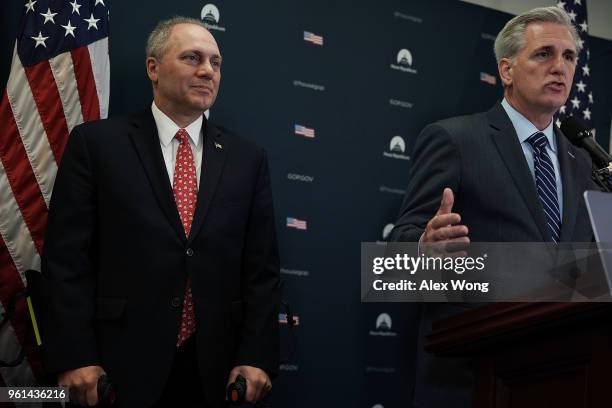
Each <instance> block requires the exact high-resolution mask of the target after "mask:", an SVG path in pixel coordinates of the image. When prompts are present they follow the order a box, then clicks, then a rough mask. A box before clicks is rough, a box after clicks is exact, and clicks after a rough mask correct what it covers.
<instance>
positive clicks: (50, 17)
mask: <svg viewBox="0 0 612 408" xmlns="http://www.w3.org/2000/svg"><path fill="white" fill-rule="evenodd" d="M40 15H41V16H43V17H44V18H45V21H44V22H43V24H47V22H49V21H51V22H52V23H53V24H55V20H53V17H55V16H57V13H52V12H51V9H50V8H48V7H47V12H46V13H40Z"/></svg>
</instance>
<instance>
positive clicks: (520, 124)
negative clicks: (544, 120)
mask: <svg viewBox="0 0 612 408" xmlns="http://www.w3.org/2000/svg"><path fill="white" fill-rule="evenodd" d="M501 105H502V106H503V107H504V110H505V111H506V113H507V114H508V116H509V117H510V121H511V122H512V125H513V126H514V130H516V135H517V136H518V139H519V142H520V143H529V142H527V139H528V138H529V136H531V135H533V134H534V133H537V132H542V133H544V136H546V139H548V146H550V148H551V149H552V151H553V152H555V153H556V152H557V143H556V141H555V138H554V137H553V136H554V130H553V123H554V120H551V121H550V123H549V124H548V126H547V127H546V128H545V129H544V130H539V129H538V128H537V127H535V125H534V124H533V123H531V122H530V121H529V119H527V118H526V117H525V116H523V114H522V113H520V112H519V111H517V110H516V109H514V107H512V105H510V103H508V101H507V100H506V98H504V99H503V100H502V102H501Z"/></svg>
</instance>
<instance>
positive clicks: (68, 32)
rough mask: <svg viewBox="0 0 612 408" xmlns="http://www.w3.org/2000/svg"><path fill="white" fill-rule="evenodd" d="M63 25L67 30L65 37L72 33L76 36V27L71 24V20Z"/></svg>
mask: <svg viewBox="0 0 612 408" xmlns="http://www.w3.org/2000/svg"><path fill="white" fill-rule="evenodd" d="M62 27H63V28H64V30H66V34H65V35H64V37H68V34H70V35H71V36H72V37H73V38H74V30H76V27H73V26H72V25H71V24H70V20H68V25H63V26H62Z"/></svg>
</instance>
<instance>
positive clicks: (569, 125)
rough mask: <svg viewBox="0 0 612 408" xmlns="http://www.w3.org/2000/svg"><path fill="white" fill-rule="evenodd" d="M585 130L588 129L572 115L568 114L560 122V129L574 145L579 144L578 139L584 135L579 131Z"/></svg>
mask: <svg viewBox="0 0 612 408" xmlns="http://www.w3.org/2000/svg"><path fill="white" fill-rule="evenodd" d="M585 130H588V127H587V126H586V125H585V124H584V123H582V122H581V121H580V120H578V119H576V118H575V117H574V116H568V117H567V118H565V119H563V122H561V131H562V132H563V134H564V135H565V137H567V138H568V139H569V140H570V142H572V143H573V144H575V145H579V144H580V140H581V139H582V138H583V137H584V134H582V135H581V132H583V131H585Z"/></svg>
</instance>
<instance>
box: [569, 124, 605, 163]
mask: <svg viewBox="0 0 612 408" xmlns="http://www.w3.org/2000/svg"><path fill="white" fill-rule="evenodd" d="M561 131H562V132H563V134H564V135H565V136H566V137H567V138H568V139H569V140H570V142H572V144H574V145H576V146H578V147H581V148H583V149H585V150H586V151H587V152H589V154H590V155H591V159H593V163H594V164H595V166H597V167H598V168H604V167H608V165H609V164H610V162H612V157H611V156H610V155H609V154H608V152H606V151H605V150H604V149H603V147H601V146H600V145H599V143H597V141H596V140H595V138H594V137H593V135H591V132H590V131H589V129H588V127H587V126H586V125H585V124H584V123H582V122H581V121H580V120H578V119H576V118H575V117H573V116H568V117H567V118H565V119H563V122H561Z"/></svg>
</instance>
